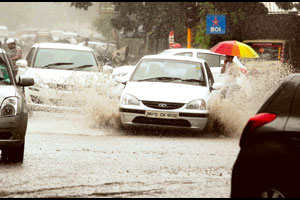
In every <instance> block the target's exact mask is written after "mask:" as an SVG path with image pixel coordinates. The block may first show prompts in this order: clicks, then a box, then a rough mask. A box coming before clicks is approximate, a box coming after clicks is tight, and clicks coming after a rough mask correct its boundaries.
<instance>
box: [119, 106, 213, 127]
mask: <svg viewBox="0 0 300 200" xmlns="http://www.w3.org/2000/svg"><path fill="white" fill-rule="evenodd" d="M164 112H166V111H164ZM167 112H168V111H167ZM170 112H171V111H170ZM145 113H146V110H140V109H128V108H120V120H121V124H122V125H123V126H124V127H164V128H175V129H177V128H178V129H195V130H200V131H202V130H203V129H204V128H205V127H206V124H207V121H208V113H207V112H202V113H200V112H199V113H190V112H189V113H187V112H179V117H178V118H177V119H164V118H152V117H151V118H150V117H146V114H145Z"/></svg>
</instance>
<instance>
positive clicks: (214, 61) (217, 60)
mask: <svg viewBox="0 0 300 200" xmlns="http://www.w3.org/2000/svg"><path fill="white" fill-rule="evenodd" d="M197 58H201V59H203V60H205V61H206V62H207V63H208V65H209V66H210V67H221V60H225V56H221V55H214V54H208V53H197Z"/></svg>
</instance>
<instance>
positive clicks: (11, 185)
mask: <svg viewBox="0 0 300 200" xmlns="http://www.w3.org/2000/svg"><path fill="white" fill-rule="evenodd" d="M259 64H260V63H254V64H253V63H251V65H253V66H255V67H257V69H258V70H259V71H260V72H261V74H260V76H258V77H257V78H255V79H249V80H248V81H246V80H244V81H245V83H244V85H243V86H242V89H241V90H239V91H238V92H237V93H235V95H234V96H232V97H228V98H230V99H221V98H220V97H218V96H216V97H215V99H214V101H213V103H212V107H211V118H210V122H209V126H211V128H212V129H214V130H212V131H214V132H217V134H210V133H207V134H202V135H198V136H197V135H193V136H186V135H185V134H186V133H185V132H182V133H180V132H179V135H178V134H177V135H171V136H164V135H162V136H159V137H157V135H154V134H149V135H143V134H139V135H130V134H129V135H126V134H124V132H123V131H122V130H121V129H120V122H119V116H118V103H119V102H118V101H117V100H113V99H111V98H109V97H106V96H102V97H99V96H98V97H97V96H93V95H87V94H86V95H85V97H86V98H87V100H88V101H89V102H91V103H90V104H89V107H87V108H85V109H83V110H82V112H80V113H78V112H76V113H75V112H74V113H70V112H65V113H64V112H62V113H54V112H36V111H35V112H33V114H32V115H31V116H30V118H29V124H28V129H27V135H26V146H25V157H24V162H23V164H21V165H19V164H17V165H14V164H9V165H4V164H2V163H0V171H1V173H0V180H1V181H2V183H3V184H2V187H1V189H0V196H1V197H14V198H15V197H35V198H37V197H56V198H59V197H79V198H81V197H146V198H148V197H165V198H168V197H169V198H172V197H177V198H178V197H191V198H195V197H200V198H201V197H207V198H215V197H221V198H228V197H229V196H230V184H231V171H232V166H233V164H234V161H235V159H236V156H237V154H238V151H239V146H238V142H239V137H238V136H239V134H240V132H241V130H242V129H243V127H244V125H245V123H246V122H247V120H248V118H249V117H250V116H252V115H254V114H255V112H256V111H257V109H258V108H259V107H260V106H261V104H262V102H263V101H264V100H265V99H266V98H267V97H268V95H270V94H271V92H272V91H274V90H275V89H276V88H277V87H278V85H279V83H280V81H281V80H282V79H283V78H284V77H286V76H287V75H288V74H289V73H290V72H289V71H286V70H285V69H284V68H282V67H281V66H280V65H278V64H272V63H270V64H269V65H266V64H264V65H262V66H258V65H259ZM249 65H250V64H249ZM264 71H268V73H263V72H264ZM106 89H108V88H106ZM104 90H105V89H104ZM107 92H108V91H107ZM108 93H109V92H108ZM216 121H218V123H219V126H217V127H221V128H222V129H218V128H216V127H213V126H212V124H214V122H216ZM180 134H181V135H180ZM178 136H180V137H178Z"/></svg>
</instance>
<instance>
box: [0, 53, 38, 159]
mask: <svg viewBox="0 0 300 200" xmlns="http://www.w3.org/2000/svg"><path fill="white" fill-rule="evenodd" d="M33 84H34V79H33V77H31V78H30V77H29V76H27V77H26V76H18V79H15V77H14V76H13V72H12V62H11V60H10V59H9V58H8V56H7V54H6V52H5V50H3V49H0V102H1V104H0V112H1V113H0V149H1V151H2V155H1V158H2V161H8V162H23V158H24V145H25V135H26V129H27V123H28V111H27V105H26V100H25V95H24V92H23V90H24V89H23V88H24V87H25V86H31V85H33Z"/></svg>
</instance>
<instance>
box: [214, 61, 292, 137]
mask: <svg viewBox="0 0 300 200" xmlns="http://www.w3.org/2000/svg"><path fill="white" fill-rule="evenodd" d="M246 67H247V68H248V69H249V71H250V72H256V73H257V75H256V76H250V77H248V78H245V79H242V81H241V84H240V85H241V88H240V90H237V91H236V92H235V93H234V94H233V95H227V96H226V98H222V97H221V93H218V94H217V95H215V96H214V97H213V98H212V101H211V106H210V117H209V122H208V130H209V131H214V132H218V133H220V134H224V135H226V136H231V137H238V136H240V134H241V133H242V131H243V129H244V126H245V125H246V123H247V122H248V119H249V118H250V117H251V116H253V115H255V113H256V112H257V111H258V109H259V108H260V107H261V106H262V104H263V103H264V101H265V100H266V99H267V98H268V97H269V96H270V95H271V94H272V93H273V92H274V91H275V90H276V88H277V87H278V86H279V85H280V83H281V82H282V80H283V79H284V78H285V77H286V76H288V75H289V74H291V73H292V71H293V70H292V68H291V66H288V65H283V64H281V63H279V62H274V61H264V62H257V61H252V62H247V63H246Z"/></svg>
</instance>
